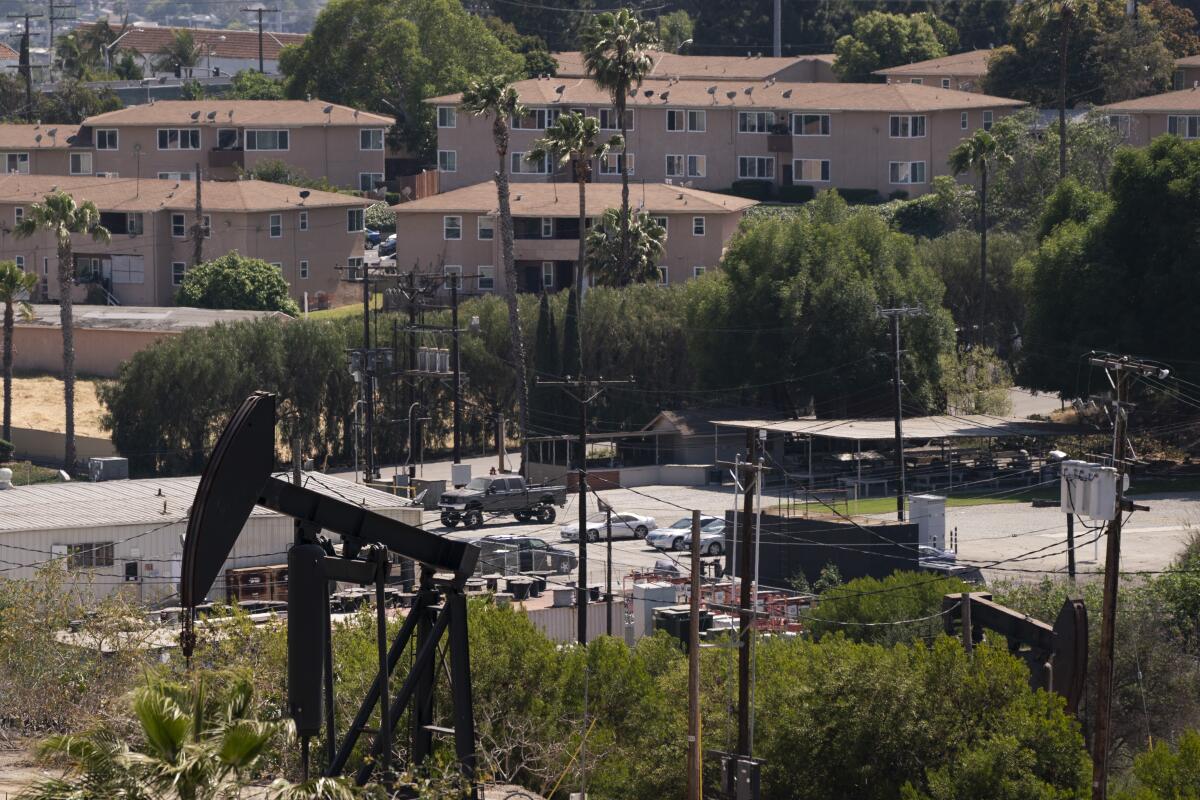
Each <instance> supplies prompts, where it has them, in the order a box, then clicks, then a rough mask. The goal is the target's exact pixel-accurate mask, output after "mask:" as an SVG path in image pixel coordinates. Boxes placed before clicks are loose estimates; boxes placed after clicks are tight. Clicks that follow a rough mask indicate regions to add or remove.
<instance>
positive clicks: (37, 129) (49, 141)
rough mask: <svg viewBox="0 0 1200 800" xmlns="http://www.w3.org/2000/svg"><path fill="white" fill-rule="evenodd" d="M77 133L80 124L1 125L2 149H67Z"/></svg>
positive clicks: (0, 138) (0, 147)
mask: <svg viewBox="0 0 1200 800" xmlns="http://www.w3.org/2000/svg"><path fill="white" fill-rule="evenodd" d="M50 131H54V134H53V135H51V133H50ZM77 133H79V126H78V125H20V124H13V125H0V150H12V149H16V148H20V149H22V150H65V149H67V148H68V147H70V146H71V139H72V138H74V136H75V134H77Z"/></svg>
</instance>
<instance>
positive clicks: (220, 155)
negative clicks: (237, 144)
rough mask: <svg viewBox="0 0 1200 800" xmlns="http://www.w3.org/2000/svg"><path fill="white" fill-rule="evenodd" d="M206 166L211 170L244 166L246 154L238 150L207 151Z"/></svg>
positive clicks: (215, 149) (216, 149)
mask: <svg viewBox="0 0 1200 800" xmlns="http://www.w3.org/2000/svg"><path fill="white" fill-rule="evenodd" d="M208 166H209V167H211V168H213V169H222V168H229V167H244V166H246V152H245V151H244V150H242V149H240V148H237V149H234V148H213V149H212V150H209V151H208Z"/></svg>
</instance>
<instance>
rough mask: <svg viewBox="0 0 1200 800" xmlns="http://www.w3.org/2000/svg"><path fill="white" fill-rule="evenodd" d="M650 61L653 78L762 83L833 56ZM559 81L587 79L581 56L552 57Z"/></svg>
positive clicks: (662, 56)
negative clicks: (807, 62)
mask: <svg viewBox="0 0 1200 800" xmlns="http://www.w3.org/2000/svg"><path fill="white" fill-rule="evenodd" d="M650 57H651V58H652V59H653V60H654V67H653V69H651V70H650V76H651V77H653V78H662V79H664V80H665V79H667V78H685V79H699V80H704V79H708V80H751V81H753V80H765V79H766V78H769V77H771V76H772V75H774V74H776V73H778V72H782V71H783V70H785V69H788V68H789V67H791V66H793V65H795V64H798V63H801V62H804V61H822V62H825V63H827V64H832V63H833V61H834V59H835V56H834V55H833V53H818V54H814V55H809V56H788V57H786V58H774V57H765V58H764V57H763V56H688V55H680V54H678V53H664V52H658V51H656V52H653V53H650ZM554 60H555V61H557V62H558V76H559V77H560V78H582V77H585V76H586V75H587V71H586V70H585V69H584V67H583V53H580V52H579V51H577V50H573V51H568V52H563V53H555V54H554Z"/></svg>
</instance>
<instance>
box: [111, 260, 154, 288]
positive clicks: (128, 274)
mask: <svg viewBox="0 0 1200 800" xmlns="http://www.w3.org/2000/svg"><path fill="white" fill-rule="evenodd" d="M109 270H110V271H111V273H110V274H111V275H112V282H113V283H115V284H116V283H123V284H129V285H132V286H139V285H141V284H144V283H145V282H146V259H145V258H143V257H142V256H113V257H112V258H111V259H110V260H109Z"/></svg>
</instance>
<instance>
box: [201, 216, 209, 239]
mask: <svg viewBox="0 0 1200 800" xmlns="http://www.w3.org/2000/svg"><path fill="white" fill-rule="evenodd" d="M201 220H202V223H203V225H204V238H205V239H208V238H209V237H211V236H212V217H211V216H209V215H208V214H205V215H204V216H203V217H202V218H201Z"/></svg>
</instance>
